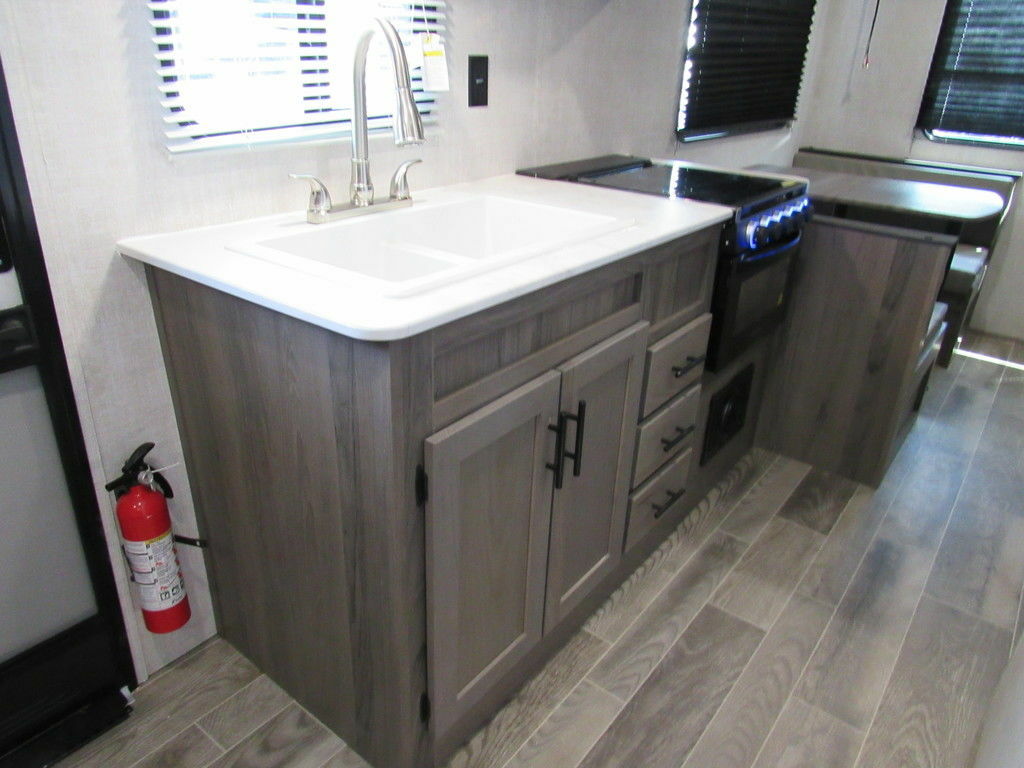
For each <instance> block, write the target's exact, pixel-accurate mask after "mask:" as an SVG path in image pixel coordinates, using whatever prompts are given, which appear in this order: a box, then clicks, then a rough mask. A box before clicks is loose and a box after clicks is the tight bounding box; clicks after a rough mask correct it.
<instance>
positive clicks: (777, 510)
mask: <svg viewBox="0 0 1024 768" xmlns="http://www.w3.org/2000/svg"><path fill="white" fill-rule="evenodd" d="M810 469H811V468H810V466H809V465H808V471H807V472H805V473H804V475H803V477H801V479H800V481H799V482H797V484H796V485H794V486H793V488H792V490H791V491H790V492H789V495H787V496H786V498H784V499H782V500H781V501H779V503H778V504H777V505H776V506H775V511H773V512H772V513H771V514H770V515H769V516H768V518H767V519H766V520H765V522H764V524H763V525H761V527H760V528H759V529H758V530H757V533H756V534H755V535H754V537H753V538H752V539H751V540H750V541H749V542H746V543H747V545H748V546H750V545H752V544H753V543H754V542H755V541H757V539H758V537H759V536H760V535H761V534H762V533H764V530H765V528H767V527H768V525H769V524H770V523H771V521H772V520H774V519H775V518H777V517H778V518H780V519H785V518H782V515H781V514H780V512H781V511H782V508H783V507H784V506H785V505H786V502H787V501H789V500H790V499H791V498H793V494H794V493H796V489H797V488H798V487H799V486H800V482H803V478H804V477H806V476H807V474H809V472H810ZM766 476H767V473H765V477H766ZM761 479H762V480H763V479H764V477H762V478H761ZM753 490H754V488H753V487H751V489H750V491H751V492H752V491H753ZM744 498H746V494H744ZM739 507H740V505H739V504H738V503H737V504H736V506H735V507H733V509H732V510H731V511H730V512H729V514H728V515H726V517H725V518H723V520H722V523H721V525H725V523H726V522H728V520H729V518H730V517H731V516H732V513H733V512H735V511H736V510H737V509H739ZM837 519H838V518H837ZM720 527H721V526H720ZM722 531H723V532H724V533H727V534H728V535H730V536H732V537H733V538H734V539H739V540H740V541H744V539H740V537H739V536H737V535H736V534H735V533H733V532H732V531H727V530H725V529H724V528H723V529H722Z"/></svg>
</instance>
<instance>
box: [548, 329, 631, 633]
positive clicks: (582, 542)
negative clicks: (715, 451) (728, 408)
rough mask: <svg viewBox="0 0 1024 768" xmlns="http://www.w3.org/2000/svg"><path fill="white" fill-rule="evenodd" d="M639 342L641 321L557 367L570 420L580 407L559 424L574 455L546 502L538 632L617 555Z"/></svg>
mask: <svg viewBox="0 0 1024 768" xmlns="http://www.w3.org/2000/svg"><path fill="white" fill-rule="evenodd" d="M646 345H647V323H640V324H637V325H635V326H633V327H632V328H629V329H627V330H625V331H623V332H622V333H619V334H616V335H615V336H613V337H612V338H611V339H608V340H607V341H606V342H604V343H602V344H598V345H597V346H596V347H594V348H593V349H590V350H587V351H586V352H584V353H583V354H581V355H579V356H577V357H574V358H573V359H572V360H569V361H568V362H566V363H564V364H563V365H560V366H559V368H558V370H559V371H560V372H561V374H562V396H561V402H562V410H563V412H565V413H567V414H573V415H574V417H576V418H577V419H578V417H579V413H580V408H581V405H582V407H583V409H584V414H585V418H584V419H583V420H576V421H571V420H570V421H568V422H567V426H568V425H569V424H571V425H572V427H573V428H572V429H571V430H570V431H571V435H567V437H566V440H567V445H568V444H569V443H570V442H571V443H572V447H573V448H574V451H573V453H575V448H576V446H577V444H578V445H579V449H580V456H578V457H577V458H574V459H572V465H573V467H572V469H571V470H569V469H568V468H567V471H566V472H565V478H564V480H563V483H562V487H561V489H559V490H557V491H556V492H555V498H554V502H553V508H552V513H551V546H550V550H549V555H548V584H547V610H546V613H545V618H544V626H545V631H546V632H547V631H550V630H551V629H552V628H553V627H554V626H556V625H557V624H558V623H559V622H560V621H562V620H563V619H564V618H565V617H566V616H567V615H568V614H569V612H570V611H571V610H572V609H573V608H574V607H575V606H576V605H578V604H579V602H580V600H582V599H583V598H584V597H585V596H586V595H588V594H589V593H590V591H591V590H592V589H593V588H594V587H595V586H597V584H599V583H600V581H601V580H602V579H603V578H604V577H605V576H607V575H608V574H609V573H611V572H612V570H613V569H614V568H615V566H616V565H618V563H619V560H620V559H621V556H622V541H623V535H624V532H625V528H626V497H627V494H628V493H629V479H630V471H631V469H632V465H633V448H634V433H635V430H636V428H635V426H634V425H635V424H636V419H637V413H638V411H639V409H640V386H641V383H642V379H643V364H644V354H645V352H646ZM580 435H582V440H581V441H577V439H576V438H577V437H578V436H580ZM570 438H571V440H570ZM577 459H579V460H580V461H578V462H577ZM577 467H578V469H579V474H577V472H576V468H577Z"/></svg>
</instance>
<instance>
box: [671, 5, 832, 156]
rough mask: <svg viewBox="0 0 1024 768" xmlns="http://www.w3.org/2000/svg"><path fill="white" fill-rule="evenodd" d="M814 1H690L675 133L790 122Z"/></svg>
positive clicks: (686, 135)
mask: <svg viewBox="0 0 1024 768" xmlns="http://www.w3.org/2000/svg"><path fill="white" fill-rule="evenodd" d="M813 16H814V0H694V1H693V8H692V9H691V12H690V28H689V33H688V34H687V40H686V55H685V58H684V61H683V82H682V92H681V94H680V99H679V119H678V121H677V124H676V134H677V135H678V137H679V139H680V140H681V141H695V140H697V139H710V138H716V137H718V136H725V135H728V134H732V133H746V132H750V131H758V130H767V129H769V128H778V127H781V126H783V125H785V124H786V123H788V122H789V121H791V120H792V119H793V118H794V117H795V116H796V101H797V96H798V95H799V93H800V80H801V78H802V77H803V70H804V58H805V56H806V54H807V41H808V39H809V37H810V32H811V20H812V18H813Z"/></svg>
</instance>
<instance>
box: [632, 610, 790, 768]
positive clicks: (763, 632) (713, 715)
mask: <svg viewBox="0 0 1024 768" xmlns="http://www.w3.org/2000/svg"><path fill="white" fill-rule="evenodd" d="M708 605H710V603H705V604H704V605H703V606H701V610H704V608H706V607H707V606H708ZM711 607H712V608H715V609H716V610H719V611H721V612H722V613H724V614H726V615H727V616H729V617H731V618H733V619H735V620H737V621H739V622H741V623H743V624H746V625H747V626H748V627H750V628H751V629H755V630H757V631H758V632H760V633H761V637H760V639H759V640H758V641H757V645H755V646H754V649H753V650H752V651H751V652H750V656H749V657H748V658H747V660H746V661H745V662H744V663H743V667H742V668H741V669H740V671H739V672H737V673H736V679H735V680H733V681H732V685H730V686H729V690H728V691H726V692H725V695H724V696H722V700H721V701H719V702H718V706H717V707H715V711H714V712H712V713H711V717H710V718H709V719H708V722H707V724H706V725H705V726H704V728H703V730H701V732H700V735H699V736H698V737H697V740H696V741H695V742H693V744H692V745H691V746H690V749H689V751H687V753H686V755H685V757H683V762H682V763H680V768H683V766H685V765H686V763H687V761H688V760H689V759H690V755H692V754H693V751H694V750H695V749H696V748H697V745H698V744H699V743H700V741H701V739H703V738H704V735H705V734H706V733H707V731H708V728H710V727H711V724H712V723H713V722H714V721H715V718H716V717H718V713H719V712H721V711H722V707H724V706H725V702H726V701H727V700H728V698H729V696H730V695H731V694H732V692H733V691H735V690H736V684H737V683H738V682H739V679H740V678H741V677H742V676H743V673H744V672H746V671H747V668H748V667H749V666H750V663H751V661H753V659H754V656H756V655H757V652H758V650H759V649H760V648H761V645H762V644H763V643H764V639H765V638H766V637H768V630H764V629H761V627H759V626H757V625H756V624H753V623H752V622H750V621H748V620H747V619H744V618H743V617H742V616H737V615H735V614H734V613H731V612H730V611H727V610H725V609H724V608H719V607H718V606H717V605H713V606H711ZM698 613H700V611H698ZM779 615H780V616H781V615H782V614H781V613H780V614H779ZM695 618H696V614H695V615H694V619H695ZM690 621H691V623H692V621H693V619H691V620H690ZM776 621H778V619H776ZM772 626H775V623H774V622H772ZM683 634H685V632H684V633H680V635H679V637H677V638H676V639H675V641H674V642H673V643H672V645H670V646H669V652H671V650H672V649H673V648H675V647H676V645H677V644H678V643H679V641H680V640H681V639H682V637H683ZM667 655H668V652H666V654H665V656H667ZM665 656H662V657H661V660H660V661H659V662H658V663H657V664H656V665H655V666H654V668H653V669H652V670H651V673H650V674H648V676H647V677H648V678H649V677H650V675H651V674H653V673H654V670H655V669H657V668H658V667H659V666H661V664H662V662H663V661H664V660H665ZM646 681H647V680H646V678H645V680H644V682H646ZM642 687H643V683H641V684H640V688H642ZM640 688H637V689H636V691H634V692H633V696H635V695H636V694H637V692H639V690H640ZM630 698H632V696H631V697H630Z"/></svg>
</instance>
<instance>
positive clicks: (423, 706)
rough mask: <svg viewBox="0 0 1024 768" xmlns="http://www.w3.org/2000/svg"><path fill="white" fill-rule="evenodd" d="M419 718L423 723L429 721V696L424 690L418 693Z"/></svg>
mask: <svg viewBox="0 0 1024 768" xmlns="http://www.w3.org/2000/svg"><path fill="white" fill-rule="evenodd" d="M420 720H422V721H423V722H424V723H427V722H429V721H430V697H429V696H427V692H426V691H424V692H423V693H422V694H420Z"/></svg>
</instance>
